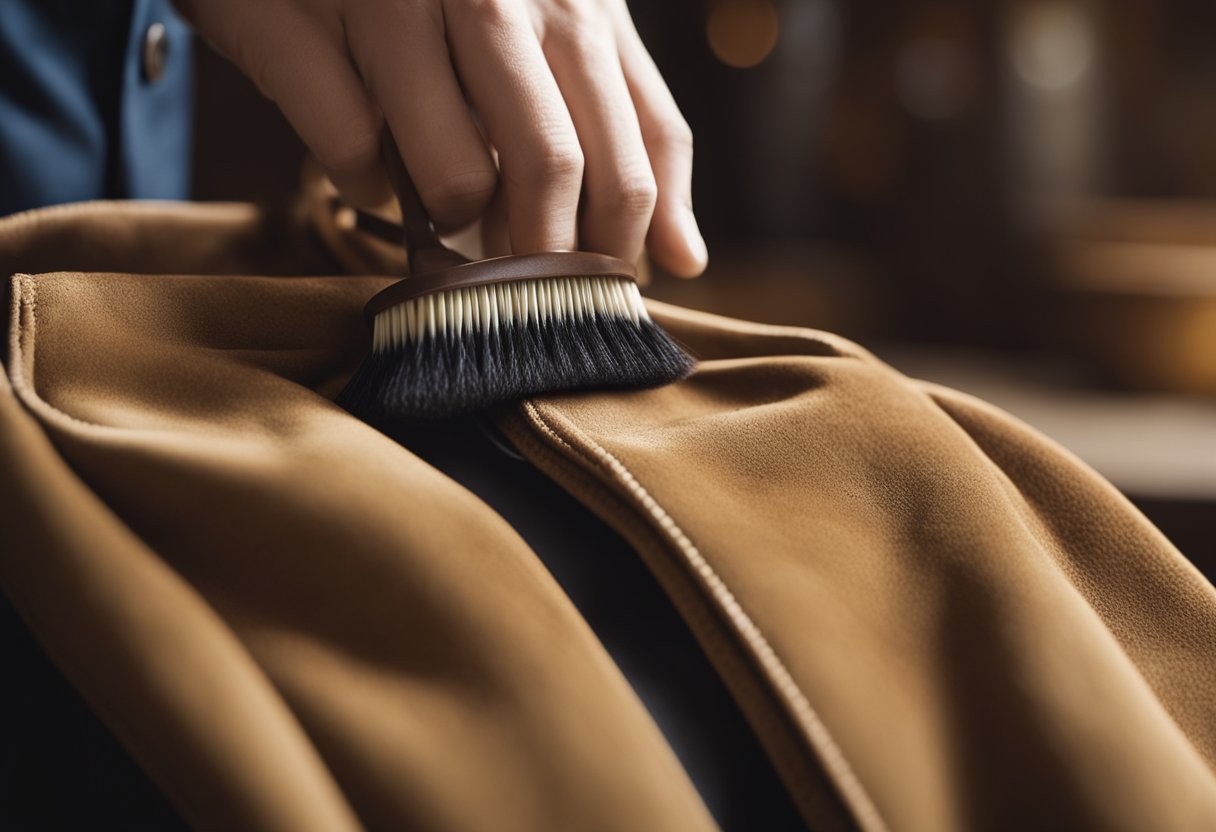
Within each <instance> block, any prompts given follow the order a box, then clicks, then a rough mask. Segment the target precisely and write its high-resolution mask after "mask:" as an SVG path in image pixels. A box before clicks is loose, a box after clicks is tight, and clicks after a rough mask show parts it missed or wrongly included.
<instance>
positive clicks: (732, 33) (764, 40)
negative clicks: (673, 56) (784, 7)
mask: <svg viewBox="0 0 1216 832" xmlns="http://www.w3.org/2000/svg"><path fill="white" fill-rule="evenodd" d="M779 28H780V25H779V23H778V20H777V9H776V7H775V6H774V5H773V3H772V0H718V2H716V3H714V5H713V8H711V9H710V11H709V20H708V21H706V24H705V36H706V38H707V39H708V40H709V48H710V50H712V51H713V53H714V57H716V58H717V59H718V60H719V61H721V62H722V63H724V64H726V65H727V66H733V67H735V68H737V69H747V68H748V67H753V66H756V65H757V64H758V63H760V62H761V61H763V60H764V59H765V58H767V57H768V56H769V54H770V53H771V52H772V51H773V47H774V46H776V45H777V32H778V30H779Z"/></svg>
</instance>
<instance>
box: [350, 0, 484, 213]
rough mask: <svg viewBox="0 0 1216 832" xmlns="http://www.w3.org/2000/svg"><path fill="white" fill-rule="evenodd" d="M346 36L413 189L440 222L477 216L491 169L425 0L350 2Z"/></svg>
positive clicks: (433, 9) (438, 19) (440, 25)
mask: <svg viewBox="0 0 1216 832" xmlns="http://www.w3.org/2000/svg"><path fill="white" fill-rule="evenodd" d="M348 8H349V10H348V12H347V15H346V32H347V39H348V42H349V44H350V47H351V52H352V54H353V55H354V59H355V62H356V64H357V65H358V67H359V70H360V73H361V74H362V76H363V78H364V79H365V81H366V82H367V85H368V88H369V89H370V91H371V93H372V96H373V97H374V98H375V100H376V101H377V102H378V103H379V104H380V107H381V109H382V110H383V111H384V117H385V118H386V119H387V120H388V123H389V127H390V128H391V129H392V131H393V137H394V139H395V140H396V142H397V147H398V150H400V152H401V158H402V159H403V160H404V161H405V165H406V168H407V169H408V170H409V172H410V177H411V179H413V181H414V186H415V187H416V188H417V189H418V195H419V196H420V197H421V198H422V202H423V204H424V205H426V208H427V211H428V212H429V213H430V215H431V219H432V220H433V221H434V223H435V225H436V226H437V227H438V228H440V229H441V230H444V229H456V228H461V227H463V226H466V225H468V224H469V223H471V222H472V221H473V220H475V219H477V218H478V217H479V216H481V214H482V212H483V211H484V210H485V208H486V206H487V205H488V204H489V202H490V198H491V197H492V196H493V194H494V189H495V186H496V184H497V180H498V170H497V168H495V166H494V162H493V160H492V159H491V158H490V152H489V149H488V148H487V147H486V144H485V141H484V140H483V139H482V137H481V133H480V132H479V131H478V129H477V126H476V124H475V123H474V121H473V116H472V114H471V113H470V112H469V108H468V106H467V104H466V103H465V99H464V95H463V93H462V92H461V89H460V85H459V83H458V82H457V80H456V73H455V70H454V69H453V68H452V61H451V56H450V55H449V54H448V47H447V42H446V40H445V32H444V21H443V15H442V12H441V11H439V10H438V7H437V6H436V5H435V4H432V3H400V2H364V3H359V4H350V5H349V7H348Z"/></svg>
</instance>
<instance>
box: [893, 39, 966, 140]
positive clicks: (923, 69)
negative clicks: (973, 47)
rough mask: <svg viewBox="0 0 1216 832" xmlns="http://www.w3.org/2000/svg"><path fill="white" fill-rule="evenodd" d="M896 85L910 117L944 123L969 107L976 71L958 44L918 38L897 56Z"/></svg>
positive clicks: (950, 41)
mask: <svg viewBox="0 0 1216 832" xmlns="http://www.w3.org/2000/svg"><path fill="white" fill-rule="evenodd" d="M895 83H896V88H897V89H898V91H899V101H900V103H901V104H903V106H904V109H905V110H907V111H908V112H909V113H911V114H912V115H914V116H916V117H917V118H920V119H924V120H925V121H947V120H949V119H952V118H954V117H956V116H957V115H959V114H960V113H961V112H962V111H963V110H965V109H966V108H967V105H968V104H970V103H971V99H972V98H973V97H974V95H975V89H976V79H975V67H974V66H973V64H972V62H971V60H970V57H969V55H968V53H967V51H966V50H965V49H964V48H963V46H962V44H960V43H958V42H957V41H955V40H950V39H947V38H929V37H926V38H918V39H916V40H913V41H911V42H909V43H908V44H907V46H905V47H904V48H903V50H902V51H901V52H900V54H899V61H898V64H897V68H896V79H895Z"/></svg>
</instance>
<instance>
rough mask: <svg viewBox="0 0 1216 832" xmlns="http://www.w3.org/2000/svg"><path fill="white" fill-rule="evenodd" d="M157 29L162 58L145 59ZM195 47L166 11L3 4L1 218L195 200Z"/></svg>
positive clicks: (161, 5)
mask: <svg viewBox="0 0 1216 832" xmlns="http://www.w3.org/2000/svg"><path fill="white" fill-rule="evenodd" d="M156 23H159V24H161V25H162V26H163V27H164V28H163V32H164V40H163V43H162V44H161V45H162V47H163V51H159V52H158V50H149V49H148V32H149V30H150V28H151V27H152V26H153V24H156ZM157 31H160V30H157ZM191 40H192V35H191V33H190V31H189V30H188V29H187V27H186V26H185V24H184V23H183V22H182V21H181V20H180V19H179V18H178V17H177V15H176V14H175V13H174V12H173V10H172V8H171V7H170V5H169V2H168V0H2V2H0V215H2V214H8V213H12V212H14V211H20V210H23V209H26V208H34V207H38V206H41V205H51V204H56V203H61V202H75V201H79V200H85V199H124V198H131V199H185V198H187V197H188V196H189V186H190V181H189V180H190V156H191V136H192V109H193V95H192V80H193V79H192V75H193V71H192V55H191V47H192V43H191ZM149 52H152V53H156V54H153V55H149V54H148V53H149ZM157 56H159V57H163V61H162V62H160V63H159V64H158V65H157V67H155V68H156V69H160V71H159V72H157V71H153V72H149V71H148V70H149V63H148V60H149V57H153V58H155V57H157Z"/></svg>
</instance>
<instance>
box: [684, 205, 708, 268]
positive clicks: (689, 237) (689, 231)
mask: <svg viewBox="0 0 1216 832" xmlns="http://www.w3.org/2000/svg"><path fill="white" fill-rule="evenodd" d="M680 233H681V234H682V235H683V237H684V245H685V246H686V247H687V248H688V253H689V254H691V255H692V257H693V259H694V260H695V261H696V263H697V265H698V266H700V267H702V268H704V267H705V264H706V263H707V262H708V261H709V250H708V249H707V248H706V247H705V238H703V237H702V236H701V229H700V228H698V227H697V218H696V216H694V215H693V212H692V209H691V208H684V209H683V210H682V211H680Z"/></svg>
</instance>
